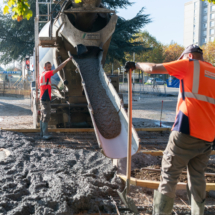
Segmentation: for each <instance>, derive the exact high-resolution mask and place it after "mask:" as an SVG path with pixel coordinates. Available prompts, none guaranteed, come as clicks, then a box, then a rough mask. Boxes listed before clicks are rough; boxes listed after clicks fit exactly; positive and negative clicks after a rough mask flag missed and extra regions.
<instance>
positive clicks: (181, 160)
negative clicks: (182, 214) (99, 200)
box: [125, 45, 215, 215]
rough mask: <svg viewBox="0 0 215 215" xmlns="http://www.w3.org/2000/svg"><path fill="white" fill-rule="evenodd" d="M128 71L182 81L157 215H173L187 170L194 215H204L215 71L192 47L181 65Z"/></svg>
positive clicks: (214, 135)
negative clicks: (167, 75)
mask: <svg viewBox="0 0 215 215" xmlns="http://www.w3.org/2000/svg"><path fill="white" fill-rule="evenodd" d="M125 68H126V70H128V69H132V70H134V69H140V70H142V71H144V72H147V73H150V74H169V75H171V76H174V77H176V78H178V79H179V80H180V93H179V98H178V104H177V113H176V118H175V123H174V125H173V127H172V132H171V134H170V137H169V141H168V144H167V147H166V149H165V151H164V152H163V159H162V171H161V182H160V185H159V188H158V191H157V190H155V192H154V202H153V214H154V215H160V214H165V215H170V214H172V209H173V204H174V197H175V190H176V185H177V180H178V178H179V176H180V174H181V173H182V170H183V169H184V168H185V167H187V179H188V184H187V191H188V199H189V201H190V204H191V214H192V215H203V214H204V204H205V198H206V182H205V176H204V171H205V168H206V166H207V162H208V160H209V156H210V153H211V150H212V144H213V141H214V139H215V88H214V86H215V67H213V66H212V65H211V64H210V63H207V62H205V61H204V59H203V51H202V49H200V48H199V47H198V46H197V45H190V46H188V47H187V48H186V49H185V50H184V52H183V53H182V55H181V56H180V58H179V59H178V61H173V62H170V63H163V64H154V63H136V64H135V62H127V63H126V65H125Z"/></svg>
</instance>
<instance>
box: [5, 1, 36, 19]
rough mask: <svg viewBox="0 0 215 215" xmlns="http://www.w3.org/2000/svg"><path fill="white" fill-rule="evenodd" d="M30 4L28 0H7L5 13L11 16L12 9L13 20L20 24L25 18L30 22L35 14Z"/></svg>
mask: <svg viewBox="0 0 215 215" xmlns="http://www.w3.org/2000/svg"><path fill="white" fill-rule="evenodd" d="M28 2H29V1H26V0H7V1H6V3H7V5H5V7H4V9H3V13H4V14H9V13H10V9H11V11H12V18H13V19H16V20H17V21H18V22H20V21H22V19H23V18H24V19H27V20H29V19H30V18H31V17H32V15H33V12H32V10H30V5H29V3H28Z"/></svg>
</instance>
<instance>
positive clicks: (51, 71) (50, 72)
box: [46, 70, 54, 78]
mask: <svg viewBox="0 0 215 215" xmlns="http://www.w3.org/2000/svg"><path fill="white" fill-rule="evenodd" d="M53 75H54V74H53V70H50V71H47V72H46V77H47V78H51V77H52V76H53Z"/></svg>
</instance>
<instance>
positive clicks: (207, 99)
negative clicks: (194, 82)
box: [179, 92, 215, 105]
mask: <svg viewBox="0 0 215 215" xmlns="http://www.w3.org/2000/svg"><path fill="white" fill-rule="evenodd" d="M184 94H185V97H187V98H192V99H197V100H199V101H203V102H208V103H210V104H213V105H215V99H214V98H211V97H208V96H204V95H200V94H195V93H190V92H185V93H184ZM179 97H180V98H182V93H180V94H179Z"/></svg>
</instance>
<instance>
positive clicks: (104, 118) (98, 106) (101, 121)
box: [31, 0, 139, 158]
mask: <svg viewBox="0 0 215 215" xmlns="http://www.w3.org/2000/svg"><path fill="white" fill-rule="evenodd" d="M54 3H55V4H59V5H60V11H59V12H58V14H57V16H56V17H55V18H54V19H53V18H52V14H53V13H51V8H52V7H51V5H52V2H38V0H37V1H36V14H37V16H36V18H35V51H34V79H35V80H34V82H32V92H31V104H32V111H33V124H34V127H35V128H37V127H39V117H40V115H39V113H40V105H39V100H38V98H39V93H40V92H39V86H38V81H39V76H40V74H41V72H42V71H43V67H44V63H45V62H47V61H49V62H51V64H52V67H53V68H56V67H58V65H60V64H61V62H63V61H64V60H66V59H67V58H68V57H69V56H70V55H72V56H73V61H71V62H69V63H68V64H67V65H66V67H65V68H64V69H62V70H61V71H60V72H58V73H57V74H55V75H54V76H53V77H52V101H51V109H52V111H51V119H50V122H49V126H50V127H54V128H72V127H79V128H80V127H85V128H86V127H94V129H95V134H96V137H97V140H98V143H99V145H100V146H101V147H102V148H103V151H104V154H105V155H106V156H108V157H112V158H122V157H126V151H127V124H128V117H127V114H126V112H125V109H124V106H123V101H122V99H121V98H120V97H119V95H118V86H119V82H118V79H117V78H115V79H112V81H111V79H110V78H109V77H107V75H106V74H105V72H104V70H103V67H104V64H105V59H106V56H107V52H108V48H109V45H110V41H111V37H112V34H113V33H114V31H115V26H116V23H117V15H116V14H115V11H112V10H109V9H107V8H105V7H104V5H103V4H102V3H101V0H82V1H81V2H80V3H75V0H66V1H62V0H61V1H55V2H54ZM40 4H46V5H47V11H48V14H47V17H48V22H47V23H46V24H45V25H44V27H43V28H42V30H41V31H40V32H39V30H38V29H39V25H40V23H41V21H40V18H41V16H44V15H40V14H39V5H40ZM43 22H44V21H43ZM114 86H115V87H114ZM138 146H139V139H138V136H137V134H136V132H135V130H134V128H133V145H132V154H134V153H135V152H136V151H137V150H138Z"/></svg>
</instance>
